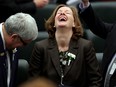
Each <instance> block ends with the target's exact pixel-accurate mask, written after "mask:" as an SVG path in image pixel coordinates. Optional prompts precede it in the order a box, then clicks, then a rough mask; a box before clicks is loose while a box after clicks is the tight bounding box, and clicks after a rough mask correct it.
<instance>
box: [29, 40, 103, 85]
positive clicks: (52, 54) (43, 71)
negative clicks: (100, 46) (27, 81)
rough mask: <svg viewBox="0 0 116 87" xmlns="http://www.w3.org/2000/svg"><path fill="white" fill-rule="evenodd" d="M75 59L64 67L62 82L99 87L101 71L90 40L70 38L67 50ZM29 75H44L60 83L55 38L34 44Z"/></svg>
mask: <svg viewBox="0 0 116 87" xmlns="http://www.w3.org/2000/svg"><path fill="white" fill-rule="evenodd" d="M68 51H69V52H70V53H73V54H75V55H76V59H75V60H73V61H72V62H71V64H70V65H69V66H68V65H67V66H66V67H65V70H64V79H63V84H66V85H71V86H75V87H100V84H101V79H102V77H101V73H100V69H99V65H98V61H97V59H96V56H95V50H94V48H93V45H92V43H91V41H88V40H85V39H82V38H80V39H79V40H73V39H71V41H70V45H69V50H68ZM29 64H30V68H29V73H30V76H45V77H47V78H50V79H52V80H53V81H55V82H56V83H57V84H60V75H61V68H60V61H59V52H58V47H57V43H56V40H55V39H46V40H42V41H39V42H37V43H36V44H35V46H34V49H33V53H32V56H31V59H30V62H29Z"/></svg>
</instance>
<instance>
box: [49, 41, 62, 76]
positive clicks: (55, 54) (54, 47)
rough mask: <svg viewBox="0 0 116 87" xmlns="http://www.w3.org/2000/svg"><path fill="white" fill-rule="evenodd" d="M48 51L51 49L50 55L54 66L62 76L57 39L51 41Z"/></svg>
mask: <svg viewBox="0 0 116 87" xmlns="http://www.w3.org/2000/svg"><path fill="white" fill-rule="evenodd" d="M48 49H49V55H50V58H51V60H52V62H53V65H54V66H55V69H56V71H57V72H58V74H59V76H60V75H61V72H60V71H61V70H60V62H59V52H58V48H57V43H56V40H55V39H54V40H50V43H49V47H48Z"/></svg>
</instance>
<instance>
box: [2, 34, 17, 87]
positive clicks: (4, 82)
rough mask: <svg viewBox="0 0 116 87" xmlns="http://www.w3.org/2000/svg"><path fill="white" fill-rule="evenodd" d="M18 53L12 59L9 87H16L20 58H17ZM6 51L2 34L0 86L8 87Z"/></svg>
mask: <svg viewBox="0 0 116 87" xmlns="http://www.w3.org/2000/svg"><path fill="white" fill-rule="evenodd" d="M17 55H18V54H17V53H16V54H15V56H14V60H12V61H11V67H12V68H11V80H10V86H9V87H16V86H15V82H16V72H17V66H18V58H16V56H17ZM6 58H7V56H6V53H5V49H4V47H3V41H2V38H1V34H0V87H7V66H6Z"/></svg>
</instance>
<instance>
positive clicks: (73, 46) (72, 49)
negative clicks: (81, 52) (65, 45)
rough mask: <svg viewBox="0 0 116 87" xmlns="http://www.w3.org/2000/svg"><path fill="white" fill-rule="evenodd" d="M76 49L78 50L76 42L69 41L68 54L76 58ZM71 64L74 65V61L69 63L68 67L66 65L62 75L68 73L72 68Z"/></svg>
mask: <svg viewBox="0 0 116 87" xmlns="http://www.w3.org/2000/svg"><path fill="white" fill-rule="evenodd" d="M77 49H78V46H77V41H76V40H72V39H71V41H70V45H69V50H68V52H70V53H72V54H74V55H76V58H77V53H78V50H77ZM73 63H74V60H72V61H71V63H70V65H66V67H65V70H64V75H66V74H67V73H68V71H69V70H70V69H71V67H72V66H73Z"/></svg>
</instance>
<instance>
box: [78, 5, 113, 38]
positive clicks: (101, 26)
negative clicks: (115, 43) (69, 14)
mask: <svg viewBox="0 0 116 87" xmlns="http://www.w3.org/2000/svg"><path fill="white" fill-rule="evenodd" d="M78 9H79V14H80V17H81V18H82V20H84V22H85V23H86V24H87V26H88V28H89V29H90V30H91V31H92V32H93V33H94V34H96V35H97V36H99V37H101V38H103V39H106V37H107V34H108V33H109V32H110V31H111V29H112V27H113V24H109V23H105V22H104V21H102V20H101V19H100V18H99V17H98V16H97V14H95V12H94V10H93V8H92V6H91V5H90V6H89V7H88V8H86V9H85V10H84V11H82V12H80V11H81V9H80V8H79V6H78ZM104 15H105V14H104Z"/></svg>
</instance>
